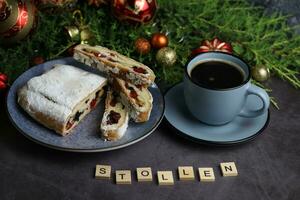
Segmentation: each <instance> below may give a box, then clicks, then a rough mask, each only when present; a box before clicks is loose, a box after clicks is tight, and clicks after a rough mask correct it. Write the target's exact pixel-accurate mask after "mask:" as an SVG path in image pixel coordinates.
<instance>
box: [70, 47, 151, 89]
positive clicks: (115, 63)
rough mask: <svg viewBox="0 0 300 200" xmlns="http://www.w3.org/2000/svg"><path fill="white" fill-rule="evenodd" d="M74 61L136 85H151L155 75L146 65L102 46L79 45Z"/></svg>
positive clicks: (75, 51)
mask: <svg viewBox="0 0 300 200" xmlns="http://www.w3.org/2000/svg"><path fill="white" fill-rule="evenodd" d="M73 57H74V59H76V60H78V61H80V62H83V63H85V64H86V65H89V66H91V67H95V68H97V69H99V70H100V71H102V72H106V73H108V74H109V75H111V76H114V77H118V78H121V79H124V80H126V81H129V82H131V83H133V84H135V85H151V84H152V83H153V82H154V79H155V75H154V73H153V71H152V70H151V69H150V68H149V67H147V66H146V65H144V64H142V63H140V62H137V61H135V60H133V59H131V58H128V57H126V56H123V55H121V54H119V53H118V52H116V51H112V50H109V49H107V48H105V47H101V46H94V47H92V46H89V45H87V44H80V45H77V46H76V47H75V49H74V56H73Z"/></svg>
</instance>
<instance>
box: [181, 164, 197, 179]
mask: <svg viewBox="0 0 300 200" xmlns="http://www.w3.org/2000/svg"><path fill="white" fill-rule="evenodd" d="M178 175H179V180H181V181H189V180H194V179H195V174H194V168H193V167H192V166H179V167H178Z"/></svg>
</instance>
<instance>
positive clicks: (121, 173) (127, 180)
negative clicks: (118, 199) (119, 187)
mask: <svg viewBox="0 0 300 200" xmlns="http://www.w3.org/2000/svg"><path fill="white" fill-rule="evenodd" d="M116 183H117V184H131V171H130V170H116Z"/></svg>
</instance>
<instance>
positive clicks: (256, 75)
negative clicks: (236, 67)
mask: <svg viewBox="0 0 300 200" xmlns="http://www.w3.org/2000/svg"><path fill="white" fill-rule="evenodd" d="M251 75H252V78H253V79H254V80H256V81H258V82H263V81H266V80H268V79H269V78H270V70H269V69H268V68H267V67H266V66H263V65H258V66H255V67H253V68H252V70H251Z"/></svg>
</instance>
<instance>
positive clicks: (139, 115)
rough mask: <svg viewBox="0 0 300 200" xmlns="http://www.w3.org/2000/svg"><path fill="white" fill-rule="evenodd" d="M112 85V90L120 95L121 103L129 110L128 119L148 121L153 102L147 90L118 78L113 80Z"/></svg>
mask: <svg viewBox="0 0 300 200" xmlns="http://www.w3.org/2000/svg"><path fill="white" fill-rule="evenodd" d="M112 84H113V87H114V89H115V90H116V91H118V92H119V93H120V99H121V102H122V103H123V104H124V105H125V106H126V108H127V109H128V110H129V115H130V118H132V119H133V120H134V121H135V122H146V121H148V120H149V117H150V114H151V110H152V101H153V98H152V95H151V93H150V92H149V90H148V89H147V88H146V87H142V86H140V85H133V84H131V83H128V82H126V81H124V80H122V79H118V78H115V79H113V80H112Z"/></svg>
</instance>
